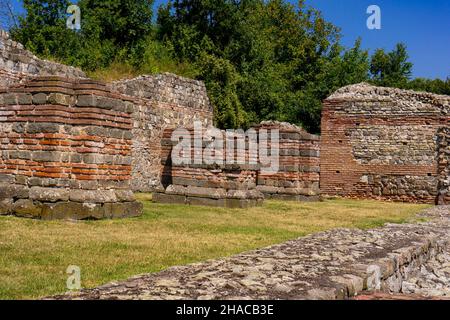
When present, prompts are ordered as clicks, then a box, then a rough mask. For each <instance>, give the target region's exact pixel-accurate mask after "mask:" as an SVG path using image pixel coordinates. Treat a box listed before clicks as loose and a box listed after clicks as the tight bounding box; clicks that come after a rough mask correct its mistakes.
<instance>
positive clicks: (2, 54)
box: [0, 30, 86, 88]
mask: <svg viewBox="0 0 450 320" xmlns="http://www.w3.org/2000/svg"><path fill="white" fill-rule="evenodd" d="M38 75H40V76H61V77H67V78H85V77H86V75H85V73H84V72H82V71H81V70H80V69H77V68H74V67H70V66H66V65H63V64H60V63H56V62H52V61H47V60H42V59H39V58H37V57H36V56H35V55H33V54H32V53H31V52H30V51H27V50H25V48H24V46H23V45H22V44H20V43H18V42H15V41H13V40H11V39H10V38H9V34H8V33H7V32H5V31H3V30H0V88H1V87H8V86H11V85H13V84H16V83H19V82H20V81H23V80H24V79H25V78H26V77H27V76H38Z"/></svg>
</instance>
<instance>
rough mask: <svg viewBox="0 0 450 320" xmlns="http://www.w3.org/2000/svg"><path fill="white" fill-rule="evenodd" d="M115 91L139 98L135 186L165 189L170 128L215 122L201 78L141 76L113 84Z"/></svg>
mask: <svg viewBox="0 0 450 320" xmlns="http://www.w3.org/2000/svg"><path fill="white" fill-rule="evenodd" d="M111 88H112V90H115V91H118V92H121V93H123V94H126V95H129V96H133V97H135V98H136V109H135V112H134V113H133V120H134V126H133V136H134V138H133V163H132V168H133V169H132V188H133V190H134V191H143V192H148V191H155V190H161V188H162V186H161V178H162V177H161V172H162V169H163V167H162V164H161V152H162V148H161V140H162V139H163V132H164V130H165V129H167V128H176V127H184V128H189V127H192V126H193V125H194V121H200V122H202V123H203V125H204V126H208V125H212V123H213V109H212V106H211V103H210V101H209V98H208V95H207V92H206V88H205V85H204V84H203V83H202V82H201V81H196V80H191V79H186V78H182V77H179V76H176V75H173V74H168V73H165V74H159V75H154V76H141V77H138V78H135V79H131V80H123V81H117V82H114V83H113V84H111Z"/></svg>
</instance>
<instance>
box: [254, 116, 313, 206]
mask: <svg viewBox="0 0 450 320" xmlns="http://www.w3.org/2000/svg"><path fill="white" fill-rule="evenodd" d="M255 129H256V130H257V131H258V132H259V131H260V130H268V131H273V130H278V132H279V150H280V154H279V170H278V171H277V172H275V173H263V172H260V173H259V175H258V182H257V184H258V190H259V191H261V192H262V193H263V194H264V195H265V197H266V198H268V199H282V200H298V201H310V200H313V201H314V200H318V199H319V196H320V187H319V182H320V137H319V136H316V135H312V134H309V133H308V132H306V131H305V130H303V129H302V128H300V127H297V126H295V125H292V124H289V123H280V122H275V121H269V122H263V123H261V125H259V126H257V127H255ZM269 146H270V142H269ZM269 149H270V147H269Z"/></svg>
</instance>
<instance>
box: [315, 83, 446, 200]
mask: <svg viewBox="0 0 450 320" xmlns="http://www.w3.org/2000/svg"><path fill="white" fill-rule="evenodd" d="M449 121H450V96H444V95H436V94H431V93H425V92H415V91H409V90H400V89H394V88H382V87H375V86H371V85H368V84H365V83H362V84H357V85H351V86H347V87H344V88H341V89H339V90H338V91H337V92H335V93H334V94H333V95H331V96H330V97H329V98H328V99H326V100H325V101H324V104H323V112H322V135H321V138H322V142H321V167H322V170H321V176H320V179H321V189H322V192H323V193H324V194H328V195H333V196H334V195H339V196H348V197H357V198H375V199H389V200H396V201H408V202H420V203H433V204H435V203H436V202H439V203H440V204H445V203H447V202H446V201H445V199H448V200H447V201H450V196H448V184H446V183H445V182H443V181H446V180H448V179H446V178H445V177H448V176H449V173H448V169H447V171H446V169H445V168H448V167H449V165H448V153H447V156H446V153H445V150H446V149H447V150H448V143H446V142H445V141H448V133H447V134H446V133H445V132H446V130H447V131H448V130H449V129H448V128H449V125H448V124H449ZM441 185H444V187H443V189H441V187H440V186H441ZM442 190H444V191H442Z"/></svg>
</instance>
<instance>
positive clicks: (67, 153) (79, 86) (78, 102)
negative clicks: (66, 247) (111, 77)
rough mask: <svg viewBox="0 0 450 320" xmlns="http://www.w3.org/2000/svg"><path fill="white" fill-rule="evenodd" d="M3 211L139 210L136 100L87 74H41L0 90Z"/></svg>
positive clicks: (114, 213) (82, 213)
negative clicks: (134, 177)
mask: <svg viewBox="0 0 450 320" xmlns="http://www.w3.org/2000/svg"><path fill="white" fill-rule="evenodd" d="M0 105H1V106H2V107H1V111H0V112H1V118H0V128H1V133H0V136H1V144H0V147H1V151H2V153H1V162H0V179H1V185H0V196H1V211H0V213H1V214H14V215H16V216H23V217H30V218H41V219H59V218H71V219H101V218H118V217H129V216H136V215H139V214H140V213H141V211H142V205H141V204H140V203H139V202H137V201H135V199H134V194H133V192H132V191H131V189H130V179H131V162H132V161H131V151H132V137H133V136H132V132H131V129H132V125H133V120H132V113H133V107H134V105H133V104H132V103H130V101H129V98H127V97H124V96H120V95H118V94H116V93H112V92H111V91H110V90H108V89H107V88H106V87H105V86H104V85H102V84H100V83H97V82H94V81H92V80H87V79H79V80H75V79H68V78H60V77H36V78H33V79H29V80H27V81H26V82H25V83H24V84H21V85H17V86H13V87H9V88H7V89H0Z"/></svg>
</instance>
